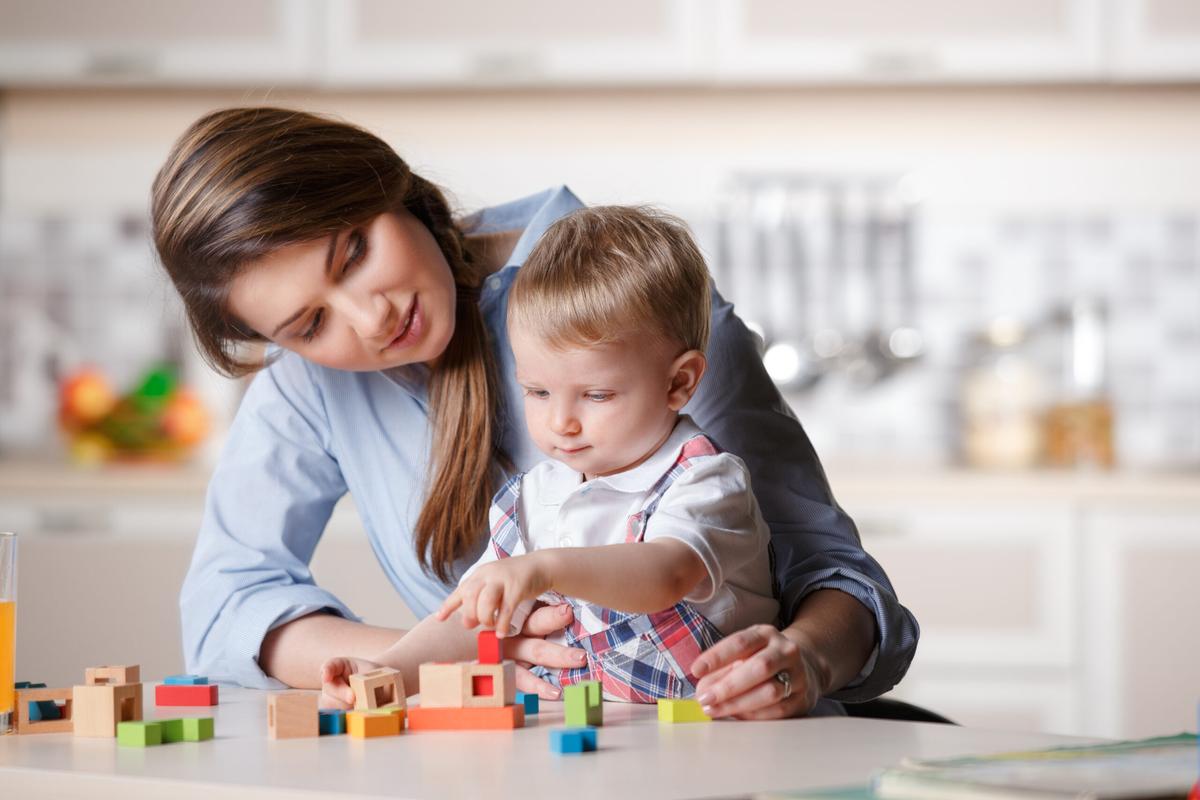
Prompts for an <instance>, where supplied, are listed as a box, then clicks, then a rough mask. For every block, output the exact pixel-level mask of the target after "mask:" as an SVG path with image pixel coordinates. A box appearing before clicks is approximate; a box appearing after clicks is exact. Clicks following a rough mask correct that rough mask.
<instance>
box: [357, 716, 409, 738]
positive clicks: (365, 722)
mask: <svg viewBox="0 0 1200 800" xmlns="http://www.w3.org/2000/svg"><path fill="white" fill-rule="evenodd" d="M403 724H404V716H403V711H401V713H399V714H390V713H385V712H384V713H381V712H380V711H378V710H376V709H367V710H364V711H347V712H346V732H347V733H349V734H350V735H351V736H353V737H355V738H356V739H372V738H374V737H376V736H398V735H399V734H400V731H401V729H402V727H403Z"/></svg>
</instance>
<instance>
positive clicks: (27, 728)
mask: <svg viewBox="0 0 1200 800" xmlns="http://www.w3.org/2000/svg"><path fill="white" fill-rule="evenodd" d="M73 698H74V690H73V689H72V688H71V687H69V686H68V687H66V688H62V689H18V690H16V696H15V697H14V698H13V700H14V702H15V705H16V709H17V724H16V730H17V733H21V734H33V733H70V732H71V731H72V730H73V729H74V728H75V722H74V720H73V719H72V715H73V713H74V711H73V706H74V699H73ZM45 701H53V702H55V703H58V704H61V713H62V718H61V719H55V720H41V721H35V720H31V719H30V718H29V707H30V705H31V704H34V703H40V702H45Z"/></svg>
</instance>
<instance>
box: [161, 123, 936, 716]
mask: <svg viewBox="0 0 1200 800" xmlns="http://www.w3.org/2000/svg"><path fill="white" fill-rule="evenodd" d="M581 205H582V204H581V203H580V202H579V200H578V199H576V198H575V197H574V195H572V194H571V193H570V192H569V191H568V190H567V189H566V188H565V187H562V188H557V189H551V190H548V191H546V192H543V193H541V194H538V195H534V196H532V197H529V198H525V199H522V200H517V201H514V202H512V203H508V204H505V205H502V206H497V207H494V208H488V209H484V210H483V211H481V212H479V213H477V214H475V215H472V216H470V217H466V218H463V219H456V218H455V217H454V216H453V214H452V213H451V210H450V207H449V205H448V204H447V202H446V200H445V198H444V197H443V195H442V193H441V192H440V191H439V190H438V189H437V188H436V187H435V186H433V185H432V184H431V183H429V182H428V181H426V180H424V179H423V178H421V177H419V176H417V175H415V174H414V173H413V172H412V171H411V170H410V169H409V168H408V166H407V165H406V164H405V163H404V161H403V160H402V159H400V157H399V156H398V155H397V154H396V153H395V152H394V151H393V150H392V149H391V148H390V147H389V146H388V145H387V144H386V143H384V142H383V141H381V140H380V139H378V138H377V137H375V136H373V135H372V134H370V133H368V132H366V131H364V130H362V129H360V128H357V127H355V126H353V125H349V124H346V123H344V122H340V121H336V120H332V119H328V118H325V117H320V116H317V115H313V114H308V113H304V112H298V111H290V110H285V109H274V108H243V109H228V110H223V111H217V112H214V113H212V114H209V115H207V116H205V117H203V118H201V119H200V120H198V121H196V122H195V123H194V124H193V125H192V126H191V127H190V128H189V129H188V130H187V131H186V132H185V133H184V134H183V136H182V137H181V138H180V139H179V141H178V142H177V143H176V144H175V147H174V148H173V150H172V152H171V153H170V155H169V156H168V158H167V161H166V163H165V164H164V165H163V167H162V169H161V170H160V172H159V175H158V177H157V178H156V180H155V183H154V189H153V203H152V216H153V225H154V238H155V245H156V247H157V249H158V253H159V257H160V259H161V261H162V264H163V266H164V267H165V269H166V270H167V272H168V274H169V275H170V277H171V279H172V281H173V282H174V284H175V286H176V288H177V289H178V291H179V293H180V296H181V297H182V299H183V302H184V306H185V308H186V309H187V315H188V319H189V322H190V324H191V327H192V330H193V332H194V334H195V337H196V340H197V343H198V346H199V347H200V349H201V351H202V352H203V354H204V355H205V356H206V358H207V359H208V361H209V362H210V363H211V364H212V365H213V366H214V367H216V368H217V369H218V370H220V371H222V372H224V373H225V374H228V375H244V374H248V373H250V372H255V371H257V372H258V374H257V375H256V376H255V378H254V380H253V382H252V384H251V386H250V388H249V390H248V391H247V394H246V397H245V398H244V400H243V402H242V405H241V407H240V409H239V411H238V413H237V416H236V418H235V420H234V423H233V427H232V430H231V431H230V436H229V443H228V444H227V446H226V449H225V451H224V452H223V453H222V455H221V458H220V461H219V463H218V464H217V467H216V469H215V470H214V473H213V477H212V482H211V484H210V486H209V492H208V497H207V501H206V509H205V517H204V522H203V525H202V528H201V531H200V535H199V538H198V541H197V544H196V551H195V554H194V556H193V560H192V565H191V569H190V570H189V573H188V576H187V579H186V580H185V583H184V587H183V590H182V596H181V598H180V603H181V608H182V614H183V635H184V647H185V652H186V657H187V667H188V669H189V670H190V671H195V672H202V673H206V674H208V675H210V676H212V677H214V678H217V679H224V680H231V681H235V682H237V683H240V684H242V685H245V686H256V687H278V686H279V685H280V682H282V683H283V684H288V685H291V686H298V687H310V688H316V687H318V686H319V685H320V666H321V664H322V663H323V662H324V661H325V660H326V659H327V658H329V657H332V656H335V655H343V656H344V655H350V656H358V657H362V658H371V657H372V656H374V655H375V654H377V653H379V652H382V651H383V650H385V649H386V648H387V647H389V646H390V645H392V644H393V643H394V642H395V641H396V639H397V638H398V637H400V636H401V635H403V631H399V630H393V629H388V628H379V627H372V626H367V625H364V624H362V623H361V622H360V621H359V620H358V618H357V617H355V616H354V614H353V613H352V612H351V610H350V609H349V608H347V607H346V606H345V605H344V604H342V603H341V602H340V601H339V600H338V599H337V598H336V597H334V596H333V595H332V594H330V593H329V592H326V591H324V590H322V589H321V588H320V587H318V586H316V585H315V584H314V582H313V580H312V576H311V573H310V572H309V571H308V563H309V561H310V559H311V557H312V554H313V551H314V549H315V548H316V545H317V542H318V541H319V539H320V536H321V533H322V532H323V530H324V527H325V524H326V522H327V521H328V518H329V515H330V513H331V511H332V509H333V506H334V504H335V503H336V502H337V500H338V499H339V498H340V497H341V496H342V495H343V494H345V493H346V492H347V491H349V492H350V493H352V494H353V496H354V498H355V504H356V507H357V508H358V510H359V514H360V516H361V517H362V520H363V523H364V526H365V528H366V531H367V535H368V536H369V537H370V539H371V542H372V545H373V547H374V550H375V553H376V556H377V557H378V560H379V563H380V565H381V566H382V567H383V570H384V572H385V573H386V575H387V577H388V579H389V580H390V581H391V582H392V584H393V585H394V586H395V587H396V590H397V592H399V594H400V595H401V597H402V598H403V599H404V601H405V602H406V603H407V604H408V605H409V607H410V608H412V610H413V611H414V612H415V613H416V614H418V615H419V616H424V615H426V614H428V613H430V612H432V611H433V610H434V609H436V608H437V607H438V606H439V605H440V604H441V602H442V601H443V600H444V599H445V597H446V596H447V595H448V594H449V592H450V591H451V589H452V588H453V586H454V583H455V580H456V578H457V576H458V575H459V574H461V572H462V571H463V570H465V569H466V568H467V567H468V566H469V565H470V564H471V563H473V562H474V561H475V560H476V558H477V557H478V556H479V554H480V552H481V550H482V548H483V546H484V544H485V542H486V541H487V538H488V537H487V512H488V505H489V501H490V499H491V496H492V494H493V493H494V491H495V490H496V489H497V488H498V487H499V485H500V484H501V483H502V482H503V480H504V477H505V475H506V474H508V473H511V472H513V471H522V470H527V469H528V468H529V467H530V466H532V465H533V464H534V463H535V462H536V461H538V460H539V459H540V455H539V453H538V451H537V449H536V447H535V446H534V445H533V443H532V442H531V441H530V440H529V438H528V435H527V434H526V432H525V428H524V425H523V424H522V422H521V418H520V409H521V389H520V387H519V386H518V385H517V384H516V381H515V379H514V377H513V369H512V355H511V350H510V347H509V343H508V338H507V333H506V331H505V308H506V297H507V292H508V288H509V286H510V285H511V283H512V280H513V277H514V276H515V274H516V270H518V269H519V268H520V265H521V264H522V263H523V261H524V259H525V256H526V255H527V254H528V253H529V251H530V250H531V249H532V247H533V244H534V243H535V242H536V241H537V239H538V237H539V236H540V234H541V232H542V231H543V230H545V229H546V228H547V227H548V226H549V224H550V223H552V222H553V221H554V220H556V219H558V218H559V217H561V216H563V215H564V214H566V213H568V212H570V211H572V210H575V209H577V208H580V207H581ZM711 329H712V335H711V339H710V343H709V346H708V351H707V356H708V362H709V374H708V378H707V379H706V381H705V385H704V386H702V387H701V389H700V391H699V392H698V393H697V394H696V396H695V397H694V398H693V399H692V400H691V402H690V403H689V404H688V406H687V407H686V409H685V410H686V412H687V413H688V414H690V415H691V416H692V417H693V418H694V419H695V420H696V422H697V424H698V425H700V426H701V427H702V428H703V429H705V430H706V431H707V432H708V433H709V434H710V435H711V436H712V437H713V438H714V439H715V440H716V441H718V442H719V443H720V444H721V446H722V448H724V449H725V450H727V451H728V452H731V453H733V454H735V455H737V456H738V457H740V458H741V459H742V460H743V461H745V463H746V465H747V466H748V467H749V469H750V472H751V475H752V480H753V486H754V491H755V494H756V495H757V496H758V499H759V503H760V505H761V507H762V510H763V516H764V517H765V519H766V520H767V522H768V524H769V526H770V528H771V540H772V546H773V548H774V552H775V557H776V561H775V575H776V579H777V582H778V584H779V587H778V588H779V600H780V604H781V608H782V615H781V626H782V629H777V628H776V627H775V626H770V625H756V626H753V627H751V628H747V629H745V630H742V631H739V632H736V633H734V634H732V635H730V636H727V637H726V638H724V639H722V640H721V641H720V642H718V643H717V644H716V645H714V646H713V647H712V648H710V649H709V650H708V651H706V652H705V653H704V654H703V655H701V656H700V658H699V659H697V661H696V663H695V664H694V667H693V669H694V673H695V674H696V675H697V676H698V677H699V678H700V681H699V683H698V684H697V687H696V688H697V697H698V698H699V699H701V701H702V702H704V703H705V705H707V706H710V707H711V708H712V709H713V712H714V714H716V715H719V716H739V717H743V718H772V717H781V716H795V715H798V714H804V713H807V712H808V711H809V710H811V709H812V708H813V706H814V705H815V704H816V702H817V700H818V699H819V698H821V697H822V696H827V697H832V698H834V699H840V700H850V701H853V700H866V699H869V698H872V697H875V696H877V695H879V694H881V693H883V692H885V691H887V690H888V689H890V688H891V687H892V686H893V685H895V684H896V683H897V682H898V681H899V680H900V678H901V677H902V676H903V675H904V673H905V671H906V670H907V668H908V664H909V662H910V661H911V659H912V656H913V653H914V651H915V648H916V638H917V635H918V631H917V625H916V621H915V620H914V619H913V617H912V615H911V614H910V613H909V612H908V611H907V610H906V609H904V608H903V606H901V605H900V604H899V602H898V601H897V599H896V597H895V594H894V592H893V591H892V588H891V585H890V583H889V582H888V580H887V577H886V575H884V573H883V570H882V569H881V568H880V567H879V565H878V564H877V563H876V562H875V561H874V560H873V559H871V557H870V556H868V555H867V554H866V553H865V552H864V551H863V550H862V547H861V545H860V543H859V539H858V534H857V531H856V530H855V528H854V524H853V522H852V521H851V520H850V519H849V518H848V517H847V516H846V515H845V514H844V513H843V512H842V511H841V509H840V508H838V506H837V504H836V503H835V501H834V500H833V497H832V494H831V492H830V490H829V487H828V485H827V482H826V480H825V477H824V473H823V472H822V470H821V466H820V464H819V462H818V460H817V457H816V454H815V453H814V452H813V449H812V447H811V445H810V444H809V442H808V439H807V437H806V436H805V434H804V431H803V430H802V429H801V427H800V424H799V423H798V422H797V421H796V419H795V418H794V417H793V416H792V415H791V414H790V412H789V411H788V409H787V406H786V404H785V403H784V402H783V400H782V398H781V397H780V396H779V394H778V392H777V391H776V389H775V387H774V386H773V384H772V383H771V381H770V379H769V378H768V376H767V375H766V372H765V370H764V369H763V367H762V363H761V360H760V359H759V358H758V354H757V351H756V348H755V341H754V339H753V337H752V335H751V334H750V333H749V332H748V331H747V330H746V328H745V326H743V325H742V323H741V321H740V320H739V319H738V318H737V317H736V316H735V315H734V313H733V309H732V307H731V306H730V305H729V304H727V303H726V302H725V301H724V300H723V299H721V298H720V296H719V295H718V294H717V293H716V292H714V293H713V300H712V321H711ZM245 342H265V343H268V344H269V347H268V358H267V364H266V365H265V366H264V365H263V364H259V363H249V362H246V361H245V360H243V359H242V358H240V357H239V350H240V346H241V344H242V343H245ZM558 608H561V607H554V608H551V607H546V608H542V609H540V610H539V611H538V612H537V613H534V614H533V615H531V616H530V618H529V620H528V622H527V623H526V627H525V630H524V633H525V634H526V635H525V636H520V637H515V638H513V639H511V640H506V654H507V655H508V657H511V658H514V659H517V660H518V662H519V663H522V664H526V665H530V664H537V665H540V666H545V667H549V668H568V667H573V666H578V665H579V664H580V663H582V659H581V655H582V654H581V653H580V652H578V651H573V650H571V649H568V648H562V647H557V646H555V645H552V644H550V643H547V642H545V641H543V640H542V639H541V638H539V637H541V636H544V635H545V634H547V633H549V632H551V631H553V630H557V629H559V628H561V627H563V626H565V625H567V624H568V623H569V622H570V621H571V620H570V617H569V616H566V615H562V614H561V613H560V612H559V611H558V610H557V609H558ZM518 683H519V685H520V686H521V688H522V689H523V690H525V691H539V692H540V693H542V694H543V696H546V697H555V696H556V694H557V690H555V689H554V688H553V687H551V686H550V685H549V684H546V683H545V682H543V681H540V680H539V679H537V678H536V677H534V676H533V675H532V674H530V673H528V672H526V671H522V672H521V674H520V675H519V677H518Z"/></svg>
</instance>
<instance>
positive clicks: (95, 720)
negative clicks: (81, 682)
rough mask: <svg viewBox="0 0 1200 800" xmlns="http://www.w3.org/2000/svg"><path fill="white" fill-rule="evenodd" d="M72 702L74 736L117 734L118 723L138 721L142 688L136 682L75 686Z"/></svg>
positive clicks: (107, 736)
mask: <svg viewBox="0 0 1200 800" xmlns="http://www.w3.org/2000/svg"><path fill="white" fill-rule="evenodd" d="M71 699H72V700H73V701H74V705H73V708H74V712H73V716H74V723H75V724H74V730H75V735H76V736H100V737H105V738H111V737H113V736H116V735H117V725H118V724H119V723H122V722H139V721H140V720H141V719H142V685H141V684H140V683H107V684H106V683H93V684H89V685H87V686H76V687H75V688H74V689H73V690H72V692H71Z"/></svg>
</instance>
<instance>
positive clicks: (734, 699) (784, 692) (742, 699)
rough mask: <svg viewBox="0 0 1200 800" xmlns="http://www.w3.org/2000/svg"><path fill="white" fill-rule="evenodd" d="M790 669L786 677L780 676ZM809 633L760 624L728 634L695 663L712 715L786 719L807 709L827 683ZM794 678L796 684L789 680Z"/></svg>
mask: <svg viewBox="0 0 1200 800" xmlns="http://www.w3.org/2000/svg"><path fill="white" fill-rule="evenodd" d="M780 673H786V675H787V677H788V679H789V681H788V682H787V683H785V682H784V681H782V680H780V679H779V678H778V677H776V676H778V675H779V674H780ZM823 673H824V670H822V669H821V668H820V666H819V659H818V658H817V655H816V653H815V652H814V650H813V648H812V647H811V646H809V645H808V644H807V643H806V642H805V641H804V638H803V636H801V635H800V634H798V633H797V632H795V631H793V630H792V629H790V628H789V629H788V630H786V631H783V632H780V631H778V630H776V629H775V628H774V627H773V626H771V625H754V626H752V627H749V628H746V629H745V630H741V631H738V632H737V633H735V634H733V635H731V636H727V637H725V638H724V639H722V640H721V641H719V642H717V643H716V644H715V645H713V646H712V647H710V648H709V649H708V650H706V651H704V652H703V653H701V654H700V656H699V657H698V658H697V659H696V661H695V662H694V663H693V664H692V674H694V675H695V676H696V677H698V678H699V679H700V680H699V681H698V682H697V683H696V699H697V700H699V701H700V705H701V706H703V708H704V713H706V714H708V715H709V716H710V717H714V718H716V717H736V718H737V719H781V718H784V717H798V716H803V715H805V714H807V713H808V712H809V711H811V710H812V707H813V706H814V705H816V703H817V701H818V700H819V699H820V698H821V695H822V694H824V693H825V691H826V686H825V682H824V680H823V678H822V675H823ZM789 684H790V686H789Z"/></svg>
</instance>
